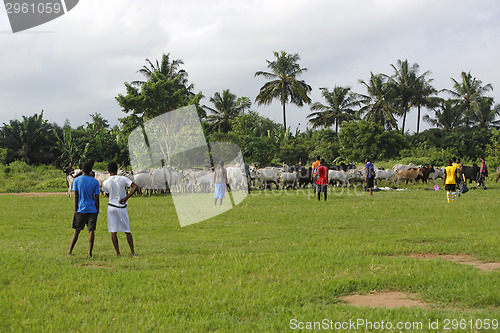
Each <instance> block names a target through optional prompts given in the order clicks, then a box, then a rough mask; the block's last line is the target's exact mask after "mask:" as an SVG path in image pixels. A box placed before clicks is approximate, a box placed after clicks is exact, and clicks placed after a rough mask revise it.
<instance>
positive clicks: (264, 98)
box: [255, 51, 312, 131]
mask: <svg viewBox="0 0 500 333" xmlns="http://www.w3.org/2000/svg"><path fill="white" fill-rule="evenodd" d="M274 56H275V57H276V60H275V61H270V60H266V61H267V67H268V68H269V69H270V70H271V71H270V72H263V71H258V72H256V73H255V76H264V77H265V78H266V79H270V80H272V81H269V82H267V83H266V84H264V86H262V88H260V92H259V94H258V95H257V97H256V98H255V101H256V102H257V103H258V105H262V104H264V105H268V104H271V103H272V101H273V100H274V99H279V100H280V102H281V105H282V107H283V128H284V129H285V131H286V129H287V127H286V111H285V105H286V104H287V103H289V102H291V103H293V104H295V105H298V106H303V105H304V103H307V104H309V103H311V98H309V96H308V94H309V93H310V92H311V90H312V88H311V86H310V85H308V84H306V83H305V82H304V81H299V80H297V78H296V77H297V76H298V75H300V74H302V73H303V72H305V71H307V68H300V66H299V64H298V63H297V62H298V61H299V60H300V57H299V55H298V53H295V54H287V53H286V52H285V51H281V53H278V52H274Z"/></svg>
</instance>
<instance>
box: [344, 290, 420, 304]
mask: <svg viewBox="0 0 500 333" xmlns="http://www.w3.org/2000/svg"><path fill="white" fill-rule="evenodd" d="M417 296H418V294H405V293H402V292H398V291H388V292H384V293H374V294H369V295H349V296H343V297H340V299H341V300H342V301H344V302H346V303H348V304H349V305H354V306H367V307H371V308H398V307H406V308H410V307H419V308H427V307H429V305H428V304H427V303H424V302H422V301H419V300H417V299H416V297H417Z"/></svg>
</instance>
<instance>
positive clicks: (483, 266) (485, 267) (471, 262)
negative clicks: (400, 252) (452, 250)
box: [405, 253, 500, 272]
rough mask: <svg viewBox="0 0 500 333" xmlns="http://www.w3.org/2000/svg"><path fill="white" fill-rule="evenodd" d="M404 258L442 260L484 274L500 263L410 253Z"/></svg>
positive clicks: (472, 258) (455, 255)
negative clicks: (474, 268)
mask: <svg viewBox="0 0 500 333" xmlns="http://www.w3.org/2000/svg"><path fill="white" fill-rule="evenodd" d="M405 257H409V258H416V259H436V258H437V259H443V260H447V261H452V262H457V263H459V264H463V265H469V266H473V267H476V268H477V269H480V270H482V271H485V272H493V271H495V270H497V269H500V262H482V261H479V260H477V259H476V258H474V257H473V256H471V255H468V254H437V253H412V254H408V255H406V256H405Z"/></svg>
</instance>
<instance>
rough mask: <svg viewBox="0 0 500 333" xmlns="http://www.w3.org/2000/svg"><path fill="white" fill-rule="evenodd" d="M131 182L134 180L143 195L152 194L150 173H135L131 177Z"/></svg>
mask: <svg viewBox="0 0 500 333" xmlns="http://www.w3.org/2000/svg"><path fill="white" fill-rule="evenodd" d="M129 178H130V180H132V181H133V182H134V183H135V185H137V187H138V188H139V191H140V193H141V194H142V195H144V194H145V193H148V194H149V193H150V189H151V177H150V176H149V172H145V171H143V172H137V171H134V172H133V173H132V175H130V177H129Z"/></svg>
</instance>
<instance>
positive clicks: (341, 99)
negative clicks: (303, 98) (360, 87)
mask: <svg viewBox="0 0 500 333" xmlns="http://www.w3.org/2000/svg"><path fill="white" fill-rule="evenodd" d="M320 90H321V95H322V96H323V97H324V98H325V100H326V105H324V104H321V103H319V102H316V103H314V104H313V105H312V106H311V111H316V112H313V113H311V114H310V115H308V116H307V118H308V119H309V123H310V124H311V125H312V127H313V128H317V127H325V128H328V127H330V126H333V125H335V133H338V130H339V125H341V124H342V122H343V121H347V120H352V119H354V118H355V113H356V111H355V110H354V109H353V108H354V107H356V106H358V105H359V100H358V98H357V95H356V94H354V93H353V92H351V88H350V87H339V86H335V87H334V88H333V90H332V91H329V90H328V88H320Z"/></svg>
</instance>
